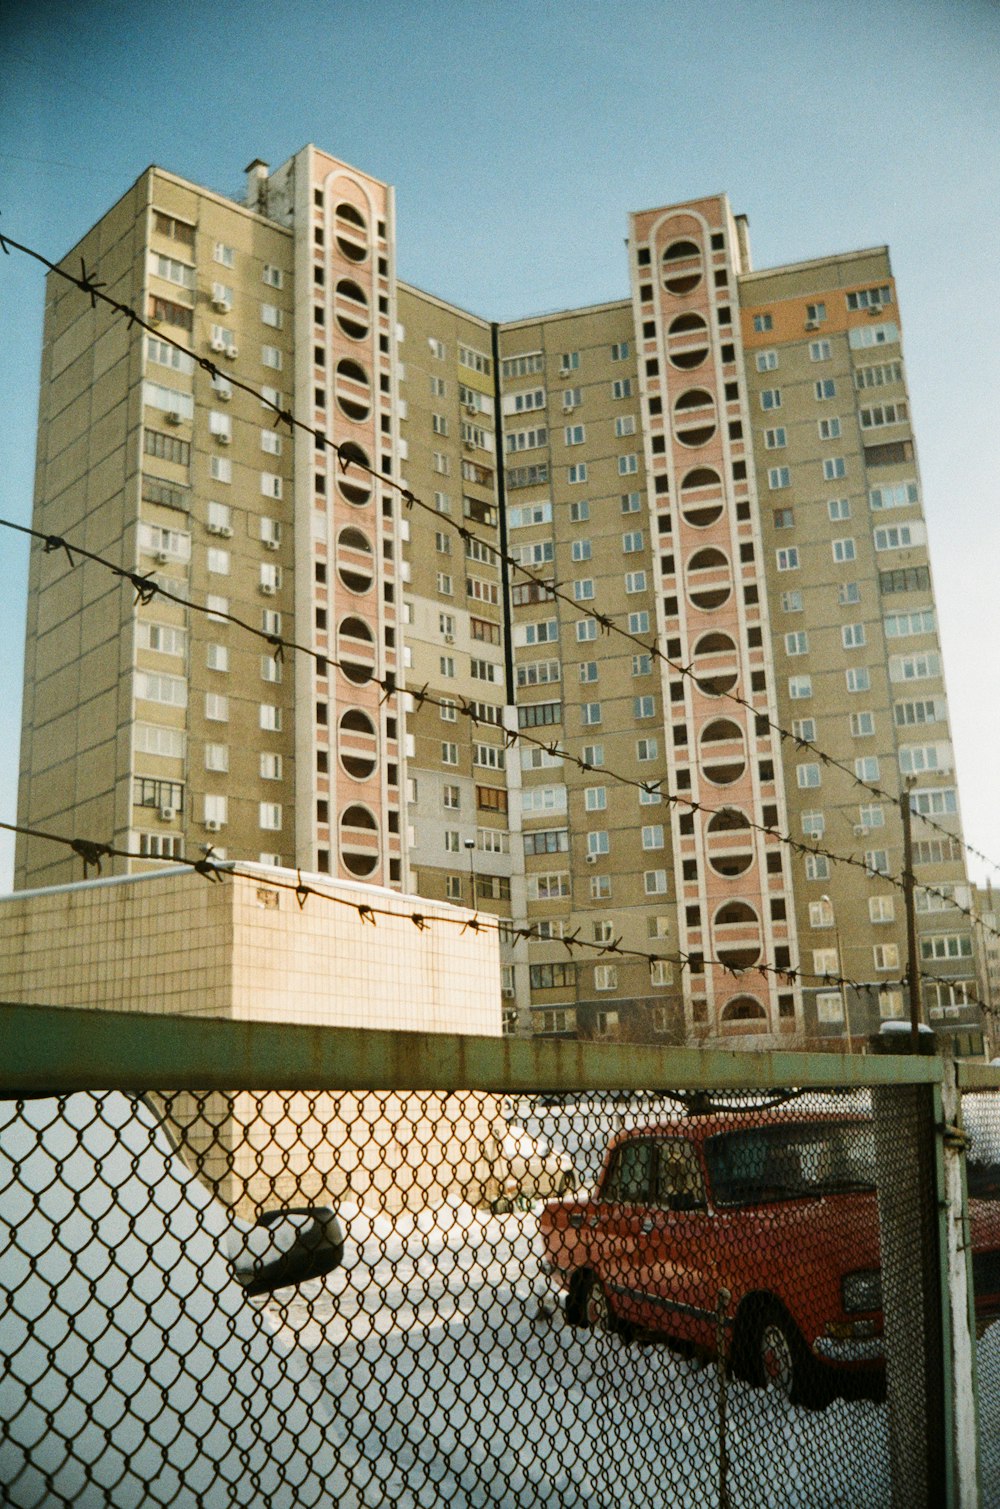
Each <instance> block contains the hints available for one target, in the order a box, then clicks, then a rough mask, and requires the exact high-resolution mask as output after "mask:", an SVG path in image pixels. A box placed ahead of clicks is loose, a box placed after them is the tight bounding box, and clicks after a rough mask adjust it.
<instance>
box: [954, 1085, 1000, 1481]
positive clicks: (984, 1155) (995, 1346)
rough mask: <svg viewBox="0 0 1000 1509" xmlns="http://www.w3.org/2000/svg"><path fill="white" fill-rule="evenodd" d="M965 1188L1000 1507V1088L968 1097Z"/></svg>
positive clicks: (988, 1462) (988, 1476) (986, 1427)
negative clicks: (966, 1190) (966, 1191)
mask: <svg viewBox="0 0 1000 1509" xmlns="http://www.w3.org/2000/svg"><path fill="white" fill-rule="evenodd" d="M962 1122H963V1128H964V1131H965V1133H966V1136H967V1137H968V1151H967V1155H966V1165H965V1172H966V1183H967V1189H968V1210H969V1236H970V1240H971V1245H972V1292H973V1298H974V1302H975V1317H976V1338H977V1341H976V1374H977V1383H978V1399H979V1453H980V1480H981V1483H982V1490H983V1503H984V1504H998V1503H1000V1087H998V1088H997V1089H996V1090H992V1091H973V1092H968V1091H967V1092H966V1093H965V1094H963V1096H962Z"/></svg>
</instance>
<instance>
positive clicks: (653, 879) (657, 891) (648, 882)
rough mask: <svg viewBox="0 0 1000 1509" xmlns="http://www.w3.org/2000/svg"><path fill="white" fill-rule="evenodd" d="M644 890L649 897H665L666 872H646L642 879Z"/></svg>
mask: <svg viewBox="0 0 1000 1509" xmlns="http://www.w3.org/2000/svg"><path fill="white" fill-rule="evenodd" d="M642 883H643V890H644V891H645V893H646V895H647V896H665V895H666V894H667V872H666V870H646V871H645V872H644V874H643V877H642Z"/></svg>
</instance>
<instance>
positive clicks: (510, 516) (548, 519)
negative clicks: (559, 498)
mask: <svg viewBox="0 0 1000 1509" xmlns="http://www.w3.org/2000/svg"><path fill="white" fill-rule="evenodd" d="M551 523H552V504H551V503H521V504H519V505H517V506H515V507H513V508H508V510H507V524H508V527H509V528H511V529H524V528H526V527H527V526H528V525H530V524H551Z"/></svg>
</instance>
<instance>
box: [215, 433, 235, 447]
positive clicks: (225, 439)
mask: <svg viewBox="0 0 1000 1509" xmlns="http://www.w3.org/2000/svg"><path fill="white" fill-rule="evenodd" d="M215 438H216V440H217V441H218V442H219V444H220V445H229V444H230V442H231V441H232V438H233V437H232V435H230V433H229V431H228V430H216V432H215Z"/></svg>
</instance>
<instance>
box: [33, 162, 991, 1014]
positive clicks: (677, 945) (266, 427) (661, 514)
mask: <svg viewBox="0 0 1000 1509" xmlns="http://www.w3.org/2000/svg"><path fill="white" fill-rule="evenodd" d="M395 246H396V227H395V212H394V200H393V193H392V190H391V189H390V188H389V187H387V186H386V185H385V184H382V183H379V182H377V181H376V180H374V179H372V178H370V177H369V176H367V175H366V174H364V173H361V172H358V171H357V170H355V169H353V168H349V167H347V166H346V165H345V164H343V163H340V162H338V161H336V160H335V159H333V158H331V157H329V156H327V155H326V154H325V153H323V152H321V151H318V150H317V149H316V148H314V147H306V148H304V149H303V150H302V151H301V152H299V153H297V154H296V155H295V156H294V157H293V158H291V159H290V160H289V161H288V162H287V163H286V164H285V165H284V166H283V167H281V168H280V169H278V170H277V171H276V172H274V173H269V171H268V169H267V166H266V165H265V164H264V163H262V162H260V161H255V162H254V163H252V164H251V165H250V168H249V169H248V189H247V202H246V204H237V203H235V202H233V201H232V200H229V199H226V198H224V197H222V196H220V195H218V194H215V193H212V192H211V191H209V190H207V189H203V188H200V187H198V186H197V185H194V184H191V183H187V182H185V181H183V180H181V179H178V178H177V177H175V176H173V175H171V174H169V173H166V172H164V171H162V170H160V169H158V168H150V169H148V170H147V171H146V172H145V173H144V174H143V175H142V176H141V177H140V178H139V179H138V180H137V182H136V183H135V185H133V187H132V188H131V189H130V190H129V192H128V193H127V194H126V195H125V196H124V197H123V198H122V199H121V200H119V202H118V203H117V204H116V205H115V206H114V207H113V208H112V209H111V210H109V212H108V213H107V215H105V216H104V218H103V219H102V220H101V221H100V222H99V223H98V224H97V225H96V226H95V227H94V229H93V230H92V231H91V232H89V233H88V235H87V236H86V237H84V239H83V240H82V241H81V242H80V243H79V245H78V246H77V247H75V248H74V249H73V251H72V253H71V254H70V258H71V265H73V266H74V267H75V266H76V265H78V259H79V257H80V256H81V255H82V256H83V257H84V259H85V262H86V265H87V267H88V269H93V270H94V271H95V272H96V274H97V275H98V276H99V277H100V278H101V279H102V280H103V281H104V282H105V283H106V285H107V291H108V292H109V293H110V294H111V295H112V296H113V297H114V298H116V299H118V300H119V301H120V302H121V303H123V304H126V305H129V306H132V307H134V308H136V309H139V310H142V311H144V312H145V317H146V318H147V319H148V320H150V321H151V322H152V323H153V324H154V326H155V327H156V333H154V334H148V333H147V332H144V331H142V330H140V329H139V328H137V327H130V326H129V325H128V323H127V322H126V320H125V319H123V318H122V317H121V316H120V315H119V314H116V313H115V312H113V311H111V310H109V309H108V308H107V307H106V306H103V305H101V304H100V303H99V304H98V306H97V308H96V309H92V308H91V305H90V301H89V300H87V299H86V298H85V297H84V296H82V295H81V293H80V292H79V290H78V289H76V288H75V287H73V286H72V285H70V284H67V283H65V282H64V281H62V280H60V279H59V278H58V277H56V276H52V277H51V278H50V280H49V290H48V294H49V297H48V304H47V309H46V325H45V344H44V354H43V369H42V397H41V411H40V431H39V454H38V474H37V477H38V480H37V487H36V496H35V520H34V522H35V527H36V528H38V529H41V530H43V531H44V532H45V533H47V534H64V535H66V536H68V537H69V538H70V539H72V540H76V541H78V542H79V543H80V544H82V545H84V546H86V547H87V548H88V549H91V550H94V551H96V552H97V553H99V554H101V555H103V556H106V557H109V558H111V559H113V560H115V561H116V562H119V563H120V564H121V565H122V566H124V567H125V568H126V569H128V570H138V571H140V572H141V573H143V574H150V573H152V574H153V575H154V577H155V579H156V580H157V581H158V582H161V583H162V584H163V585H164V586H166V587H167V588H168V589H169V590H170V591H171V592H173V593H174V594H176V595H178V596H180V597H182V598H184V599H187V600H190V601H191V602H192V603H199V604H207V605H208V606H209V607H210V608H211V609H213V611H214V613H215V615H216V616H214V617H213V616H208V617H206V616H205V615H204V614H203V613H199V612H195V611H191V610H190V609H189V608H187V607H184V606H181V605H173V604H170V603H168V602H166V601H165V600H164V599H163V598H161V597H159V596H153V597H152V598H151V599H150V600H149V601H140V602H138V603H137V602H136V601H135V593H134V591H133V588H132V586H131V585H130V584H128V583H115V582H114V581H113V579H112V578H110V577H109V576H108V574H107V573H106V572H104V571H103V570H102V569H101V568H100V567H99V566H97V565H94V564H88V563H84V564H82V565H78V566H77V567H75V568H73V567H71V566H70V564H69V562H68V561H67V559H66V557H65V555H64V554H60V553H57V552H51V553H48V554H46V553H44V552H42V551H39V552H36V553H35V554H34V555H33V557H32V567H31V591H30V599H29V620H28V640H27V652H26V671H25V704H24V729H23V737H22V767H21V796H20V810H19V821H20V822H21V823H22V824H24V825H27V826H32V827H37V828H42V829H44V828H46V827H49V828H51V829H52V830H53V831H56V832H60V833H72V834H75V835H78V836H81V837H88V838H97V839H102V840H113V841H114V842H115V843H116V844H119V845H121V846H123V847H129V848H132V849H134V850H135V851H136V853H138V854H141V855H142V856H143V858H142V859H140V860H134V861H129V862H126V863H131V864H132V865H133V866H134V867H138V868H141V867H144V866H146V865H149V864H155V863H157V862H158V861H161V860H162V859H163V858H164V857H177V856H179V855H181V854H185V853H187V854H192V853H196V852H197V851H198V849H199V846H201V845H206V844H211V845H212V847H213V848H214V850H215V852H216V853H217V854H222V855H227V856H228V857H230V858H234V859H239V858H243V859H255V860H256V859H264V860H266V861H270V862H273V863H276V864H282V865H286V866H300V867H302V868H303V869H307V870H311V871H319V872H321V873H329V874H332V875H344V876H350V877H352V878H355V879H358V878H360V879H366V880H370V881H373V882H376V883H379V884H384V885H389V886H393V887H403V888H406V889H409V890H413V891H416V892H419V893H421V894H423V895H427V896H432V897H436V898H444V899H451V900H455V901H460V902H463V903H470V902H474V903H475V904H476V905H477V906H478V907H479V908H481V909H482V910H483V911H489V912H491V913H494V914H496V915H497V916H499V917H500V918H501V919H504V921H505V923H506V924H508V925H506V926H505V927H504V929H503V935H502V936H503V957H504V961H505V962H504V965H503V990H504V993H505V996H506V998H507V1008H508V1009H507V1025H508V1027H509V1029H510V1030H512V1031H536V1032H544V1033H558V1034H569V1035H572V1034H575V1033H579V1034H582V1035H588V1036H591V1035H598V1036H601V1035H606V1036H614V1035H624V1036H632V1037H641V1038H648V1039H653V1040H656V1039H657V1038H660V1039H669V1040H675V1041H676V1040H679V1039H681V1038H693V1039H695V1040H700V1041H707V1040H719V1039H725V1038H729V1037H732V1038H735V1039H738V1040H741V1041H742V1040H746V1041H754V1042H759V1041H765V1040H767V1041H774V1040H782V1041H788V1042H791V1041H802V1040H805V1039H816V1038H823V1037H827V1038H832V1039H837V1040H840V1041H843V1039H844V1037H845V1036H859V1035H860V1034H861V1033H863V1032H867V1031H870V1030H872V1029H873V1028H874V1027H877V1025H878V1023H879V1021H880V1019H881V1018H883V1017H886V1016H895V1015H900V1014H902V1012H903V1010H904V998H903V993H902V990H901V987H900V980H901V977H902V975H903V972H904V968H905V959H906V946H905V919H904V915H903V908H902V903H901V897H900V893H899V891H898V889H897V887H896V886H895V885H894V884H893V877H897V876H899V874H900V872H901V871H902V868H903V855H902V831H901V830H902V824H901V819H900V814H899V810H898V806H897V805H896V803H895V802H894V801H891V800H887V799H883V798H882V797H880V796H879V795H878V791H879V790H883V791H886V792H888V793H889V794H890V796H892V797H894V796H895V795H896V794H897V793H898V792H899V791H900V790H901V789H902V782H903V781H904V780H905V779H906V778H908V777H915V778H916V782H917V784H916V787H915V793H914V796H913V799H912V800H913V806H914V809H915V817H914V830H915V840H916V842H915V860H916V872H917V877H918V881H919V883H920V888H919V891H918V911H919V919H920V928H921V936H920V951H921V956H922V960H923V967H924V969H925V971H926V973H927V975H933V976H934V977H935V978H934V979H927V980H926V981H925V984H924V1002H923V1010H924V1012H925V1013H926V1014H927V1015H929V1017H930V1019H931V1020H932V1022H933V1023H934V1024H935V1025H940V1026H946V1027H949V1028H951V1029H952V1030H954V1031H955V1032H957V1033H961V1034H964V1035H965V1037H963V1042H965V1041H966V1039H967V1035H968V1034H969V1033H970V1032H972V1031H974V1030H975V1029H976V1028H977V1027H978V1014H977V1011H976V1009H975V1007H974V1005H973V1004H971V1001H970V1000H967V994H968V996H969V997H971V996H972V995H974V993H975V991H974V984H973V981H974V969H973V966H972V958H971V952H972V950H971V938H970V928H969V923H968V920H967V918H966V917H965V916H964V915H963V913H962V912H961V911H959V910H958V909H956V908H955V907H954V906H952V905H951V899H954V900H957V901H958V902H959V903H961V904H967V900H968V890H967V881H966V876H965V869H964V863H963V849H962V844H961V833H960V827H959V816H958V803H957V792H956V786H955V778H954V766H953V758H952V750H951V744H950V741H949V732H948V715H947V705H946V700H945V693H944V683H943V680H942V667H941V656H940V649H939V645H938V639H937V626H936V619H935V611H934V601H933V594H932V590H931V582H930V573H929V566H928V557H927V546H926V530H925V525H924V522H923V512H922V503H921V494H920V485H919V478H918V473H917V468H916V462H915V458H914V450H913V439H912V431H911V428H910V423H909V415H908V407H907V396H906V382H905V369H904V362H903V352H902V346H901V331H900V323H899V313H898V305H897V298H896V290H895V285H894V283H893V279H892V275H891V271H890V266H889V257H888V252H887V250H886V249H885V248H884V247H882V248H874V249H869V250H863V251H856V252H849V253H844V254H841V255H838V256H832V257H828V258H822V259H817V260H815V261H809V262H804V263H796V264H794V265H790V266H787V267H780V268H772V269H767V270H763V271H754V270H753V269H752V268H751V265H750V253H749V241H748V234H747V227H746V224H745V221H744V220H743V219H742V218H741V217H739V216H734V215H733V214H732V212H731V210H730V208H729V205H728V202H727V200H726V199H725V197H724V196H716V197H712V198H707V199H701V200H696V201H692V202H690V203H686V204H681V205H674V206H670V207H667V208H662V209H656V210H647V211H643V212H641V213H638V214H635V215H633V216H632V217H631V222H630V227H629V242H628V248H629V250H628V285H627V286H628V296H627V297H623V298H621V299H619V300H616V301H613V302H610V303H606V304H600V305H596V306H590V307H587V308H580V309H566V310H562V311H559V312H557V313H555V314H550V315H546V316H544V317H537V318H532V319H524V320H517V321H513V322H507V323H497V322H491V321H489V320H488V319H483V318H480V317H478V316H477V315H473V314H470V313H468V312H466V311H464V310H461V309H458V308H456V307H455V306H453V305H451V304H448V303H446V302H444V301H442V300H441V299H439V298H437V297H435V296H434V295H432V294H429V293H425V292H422V291H421V290H418V289H416V288H413V287H410V286H409V285H407V284H405V283H401V282H399V281H398V280H397V276H396V259H395ZM624 284H625V280H624V278H623V285H624ZM162 337H169V338H170V339H171V340H174V341H178V342H180V343H181V344H182V345H184V346H186V347H189V348H190V351H191V353H193V354H192V355H185V354H183V353H181V352H178V351H177V350H176V349H175V347H174V346H172V345H171V344H170V343H169V341H168V340H166V339H164V338H162ZM203 358H207V359H208V360H209V361H210V363H211V364H213V366H214V368H215V369H217V370H216V372H215V375H212V374H211V373H209V372H206V371H205V370H204V369H203V368H202V367H201V366H200V365H199V359H203ZM231 378H237V379H239V381H242V382H245V383H248V384H250V385H251V386H252V387H253V388H254V389H256V390H257V391H258V392H259V393H260V394H261V395H263V401H262V400H261V398H260V397H256V396H254V397H251V396H249V395H248V394H246V393H245V392H243V391H241V389H240V388H239V387H238V386H236V385H235V384H234V382H233V381H232V380H231ZM275 406H276V407H277V410H288V411H290V412H292V413H294V415H295V417H296V418H298V419H302V420H305V421H306V423H307V424H308V425H310V426H312V427H314V428H315V429H318V430H320V431H322V432H323V433H324V434H325V435H326V436H328V437H329V439H330V440H331V441H332V442H334V444H335V445H336V446H337V447H339V448H340V449H339V455H338V453H337V452H335V451H334V450H332V449H330V448H329V447H327V446H326V445H324V444H323V442H322V440H317V439H316V437H315V436H314V435H313V434H311V433H309V432H308V431H305V430H303V429H301V428H293V427H292V426H290V425H289V424H288V422H287V421H282V420H281V419H280V418H279V417H278V414H277V412H276V408H275ZM352 460H353V462H358V463H361V464H360V465H357V464H352ZM373 472H374V474H375V475H374V476H373V475H372V473H373ZM394 484H397V485H394ZM399 486H402V487H404V488H405V489H407V490H408V491H409V493H410V494H412V495H413V497H414V498H416V499H418V500H419V505H418V504H414V503H413V502H412V501H411V500H407V499H406V498H404V496H403V495H401V493H400V491H399ZM550 588H551V589H552V590H549V589H550ZM227 613H228V614H232V615H234V616H235V617H237V618H239V619H241V620H243V621H244V622H246V623H250V624H252V625H253V627H255V628H257V629H258V630H260V631H262V633H263V634H264V635H273V636H275V637H276V638H277V637H283V638H287V639H294V640H296V641H297V642H298V643H300V644H307V645H308V646H309V647H310V648H311V649H312V650H313V651H314V652H315V653H314V654H313V655H307V654H296V653H294V652H288V651H286V652H285V653H284V654H282V653H281V652H280V648H279V647H278V646H277V644H275V643H269V642H268V640H267V639H266V638H254V637H253V636H251V635H249V634H247V633H246V631H245V630H244V629H242V628H240V627H239V626H237V625H236V624H234V623H232V622H231V621H229V620H228V619H226V618H224V617H222V616H221V615H223V614H227ZM845 766H846V771H845V770H844V769H843V768H842V767H845ZM871 788H875V790H872V789H871ZM667 798H669V799H667ZM674 798H677V800H675V799H674ZM923 817H927V818H929V819H931V823H923V822H922V821H921V819H922V818H923ZM789 835H790V836H791V837H792V838H793V839H795V840H797V841H800V842H801V843H802V844H803V845H806V846H808V847H809V848H810V849H811V850H813V852H810V853H802V852H801V851H799V850H797V849H796V848H795V847H794V846H793V845H792V844H790V843H789V842H787V838H788V836H789ZM816 850H829V851H831V852H832V853H834V854H842V855H845V856H850V857H851V858H853V860H854V861H855V862H854V863H853V864H842V863H837V862H836V861H835V860H832V859H830V858H828V857H827V856H826V855H825V854H824V853H819V852H815V851H816ZM70 874H71V866H70V863H69V861H68V860H67V859H66V857H65V851H62V850H60V849H59V848H58V847H56V846H54V845H49V844H46V843H44V842H43V841H42V840H37V839H24V840H22V841H21V842H20V844H19V848H18V854H17V883H18V885H19V886H21V887H24V886H37V885H47V884H53V883H56V882H59V881H62V880H65V879H68V878H70ZM529 930H530V932H531V936H530V937H528V936H526V934H527V933H528V931H529ZM582 942H585V943H587V944H590V945H594V947H590V948H586V949H585V948H583V947H581V943H582ZM606 945H611V952H608V953H604V954H602V953H601V952H600V949H601V948H602V947H604V946H606ZM657 954H662V955H670V956H672V959H668V958H656V959H652V960H649V959H647V958H643V957H641V956H642V955H657ZM636 955H638V956H640V957H636ZM761 963H764V964H766V965H768V966H770V967H769V968H768V969H767V970H766V971H764V972H761V971H760V970H758V968H757V966H758V964H761ZM824 976H830V977H831V978H830V979H829V980H824V978H823V977H824ZM841 976H845V977H847V978H848V979H849V980H850V981H852V982H855V983H854V984H853V985H848V986H846V987H842V986H841V985H840V984H838V983H837V980H838V977H841Z"/></svg>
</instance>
